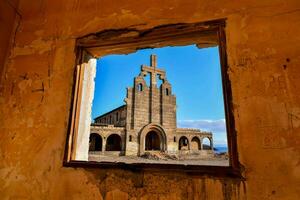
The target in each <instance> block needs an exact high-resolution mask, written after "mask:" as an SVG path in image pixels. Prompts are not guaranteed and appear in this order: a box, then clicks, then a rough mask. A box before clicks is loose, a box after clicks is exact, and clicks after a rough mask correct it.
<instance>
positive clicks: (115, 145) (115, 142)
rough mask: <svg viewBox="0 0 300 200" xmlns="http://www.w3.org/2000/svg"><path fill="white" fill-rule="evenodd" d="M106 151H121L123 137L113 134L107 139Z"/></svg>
mask: <svg viewBox="0 0 300 200" xmlns="http://www.w3.org/2000/svg"><path fill="white" fill-rule="evenodd" d="M105 149H106V151H121V137H120V136H119V135H117V134H111V135H110V136H108V138H107V140H106V148H105Z"/></svg>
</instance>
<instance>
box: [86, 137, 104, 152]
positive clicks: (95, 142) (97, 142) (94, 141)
mask: <svg viewBox="0 0 300 200" xmlns="http://www.w3.org/2000/svg"><path fill="white" fill-rule="evenodd" d="M89 151H102V137H101V136H100V135H99V134H97V133H91V134H90V142H89Z"/></svg>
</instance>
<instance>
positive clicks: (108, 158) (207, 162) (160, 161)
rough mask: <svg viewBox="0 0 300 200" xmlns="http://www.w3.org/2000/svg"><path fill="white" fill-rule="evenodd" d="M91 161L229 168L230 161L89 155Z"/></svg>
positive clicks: (219, 158) (222, 158)
mask: <svg viewBox="0 0 300 200" xmlns="http://www.w3.org/2000/svg"><path fill="white" fill-rule="evenodd" d="M89 161H98V162H114V163H118V162H120V163H128V164H133V163H154V164H181V165H210V166H229V161H228V159H226V158H224V157H212V158H202V159H184V160H181V159H171V158H163V159H153V158H152V159H148V158H143V157H137V156H117V155H89Z"/></svg>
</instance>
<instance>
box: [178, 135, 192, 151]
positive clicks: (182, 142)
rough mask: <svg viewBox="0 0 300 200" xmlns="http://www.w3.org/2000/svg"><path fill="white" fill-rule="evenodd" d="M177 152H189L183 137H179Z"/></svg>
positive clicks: (186, 140)
mask: <svg viewBox="0 0 300 200" xmlns="http://www.w3.org/2000/svg"><path fill="white" fill-rule="evenodd" d="M178 149H179V150H189V149H190V148H189V140H188V139H187V137H185V136H181V137H180V139H179V145H178Z"/></svg>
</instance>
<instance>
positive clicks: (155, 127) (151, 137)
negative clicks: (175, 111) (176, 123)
mask: <svg viewBox="0 0 300 200" xmlns="http://www.w3.org/2000/svg"><path fill="white" fill-rule="evenodd" d="M153 132H154V133H153ZM147 136H148V137H147ZM157 136H158V139H159V140H157ZM146 137H147V139H146ZM147 141H149V142H147ZM150 141H152V144H151V142H150ZM158 141H159V142H158ZM146 142H147V143H148V144H147V146H148V147H147V148H146ZM149 143H150V144H149ZM158 144H159V145H158ZM158 146H159V148H158ZM147 149H158V150H160V151H166V150H167V137H166V133H165V131H164V129H163V128H162V127H161V126H160V125H159V124H154V123H151V124H148V125H146V126H144V127H143V128H142V129H141V131H140V134H139V156H141V155H143V154H144V153H145V151H147ZM148 151H149V150H148ZM150 151H151V150H150Z"/></svg>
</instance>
